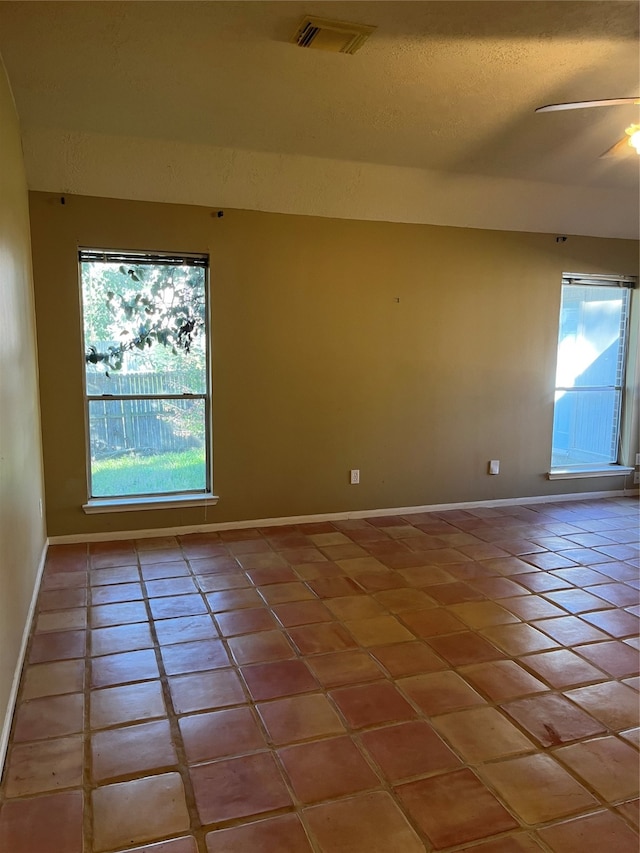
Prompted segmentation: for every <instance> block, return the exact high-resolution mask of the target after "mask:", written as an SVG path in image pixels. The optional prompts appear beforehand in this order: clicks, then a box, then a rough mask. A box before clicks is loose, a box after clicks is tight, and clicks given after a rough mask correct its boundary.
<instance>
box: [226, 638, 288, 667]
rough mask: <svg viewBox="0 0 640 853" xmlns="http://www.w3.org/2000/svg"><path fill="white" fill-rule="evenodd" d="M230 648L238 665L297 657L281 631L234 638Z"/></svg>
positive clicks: (230, 641) (230, 642)
mask: <svg viewBox="0 0 640 853" xmlns="http://www.w3.org/2000/svg"><path fill="white" fill-rule="evenodd" d="M228 643H229V648H230V650H231V653H232V654H233V656H234V658H235V660H236V663H237V664H239V665H242V664H245V663H262V662H263V661H270V660H285V659H287V658H293V657H295V652H294V650H293V648H292V646H291V645H290V643H289V641H288V640H287V638H286V636H285V635H284V634H283V633H282V632H281V631H260V632H258V633H257V634H243V635H242V636H240V637H232V638H231V639H230V640H229V641H228Z"/></svg>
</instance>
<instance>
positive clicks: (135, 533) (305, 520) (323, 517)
mask: <svg viewBox="0 0 640 853" xmlns="http://www.w3.org/2000/svg"><path fill="white" fill-rule="evenodd" d="M634 494H638V491H637V490H629V489H616V490H612V491H604V492H578V493H577V494H570V495H537V496H533V497H525V498H500V499H499V500H488V501H463V502H460V503H449V504H425V505H423V506H402V507H390V508H388V509H360V510H350V511H346V512H324V513H316V514H315V515H291V516H282V517H279V518H252V519H246V520H242V521H221V522H215V523H211V524H191V525H186V526H183V527H155V528H150V529H141V530H108V531H105V532H102V533H69V534H65V535H62V536H50V537H49V544H51V545H70V544H74V543H77V542H110V541H113V540H120V539H149V538H152V537H154V536H159V535H162V536H177V535H182V536H184V535H186V534H188V533H215V532H216V531H218V530H242V529H244V528H247V527H281V526H283V525H285V524H309V523H314V522H319V521H346V520H348V519H350V518H379V517H381V516H385V515H412V514H414V513H418V512H443V511H444V510H449V509H474V508H476V507H497V506H509V505H510V504H517V505H526V504H537V503H559V502H562V501H577V500H590V499H591V500H597V499H598V498H622V497H630V496H632V495H634Z"/></svg>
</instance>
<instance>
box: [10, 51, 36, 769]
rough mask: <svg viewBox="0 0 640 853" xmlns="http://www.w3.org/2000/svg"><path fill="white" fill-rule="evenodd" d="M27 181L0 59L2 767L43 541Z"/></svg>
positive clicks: (15, 118)
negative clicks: (16, 677)
mask: <svg viewBox="0 0 640 853" xmlns="http://www.w3.org/2000/svg"><path fill="white" fill-rule="evenodd" d="M35 340H36V338H35V324H34V312H33V284H32V277H31V256H30V247H29V208H28V196H27V183H26V180H25V174H24V168H23V163H22V150H21V147H20V130H19V127H18V119H17V116H16V112H15V109H14V105H13V99H12V96H11V90H10V88H9V84H8V82H7V79H6V76H5V72H4V68H3V66H2V61H1V60H0V772H1V769H2V761H3V755H4V749H5V746H6V738H7V737H8V734H9V725H10V723H11V719H10V717H11V713H12V710H13V708H12V705H13V701H12V700H13V698H14V694H13V693H12V690H13V689H14V688H15V687H17V685H14V683H13V680H14V674H15V673H16V669H17V666H18V664H19V663H20V660H19V658H20V654H21V648H22V641H23V631H24V628H25V624H26V622H27V619H28V614H29V605H30V603H31V600H32V596H33V593H34V586H35V583H36V579H37V573H38V567H39V565H40V563H41V558H42V556H43V549H44V545H45V535H46V534H45V530H44V521H43V519H42V517H41V512H40V501H41V500H42V498H43V486H42V457H41V449H40V418H39V413H38V380H37V369H36V343H35Z"/></svg>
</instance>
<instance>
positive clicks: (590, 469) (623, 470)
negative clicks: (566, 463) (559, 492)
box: [547, 465, 634, 480]
mask: <svg viewBox="0 0 640 853" xmlns="http://www.w3.org/2000/svg"><path fill="white" fill-rule="evenodd" d="M633 470H634V469H633V468H629V467H627V466H626V465H606V466H603V467H598V466H589V465H585V466H584V467H582V468H552V469H551V470H550V471H549V473H548V474H547V479H549V480H581V479H583V478H585V477H624V476H626V475H627V474H630V473H631V472H632V471H633Z"/></svg>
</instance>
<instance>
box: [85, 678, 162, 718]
mask: <svg viewBox="0 0 640 853" xmlns="http://www.w3.org/2000/svg"><path fill="white" fill-rule="evenodd" d="M166 713H167V709H166V707H165V704H164V698H163V695H162V685H161V684H160V682H159V681H143V682H141V683H139V684H125V685H122V686H121V687H105V688H103V689H101V690H92V691H91V728H92V729H103V728H107V727H109V726H118V725H122V724H123V723H133V722H136V721H137V720H147V719H153V718H154V717H164V716H165V715H166Z"/></svg>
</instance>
